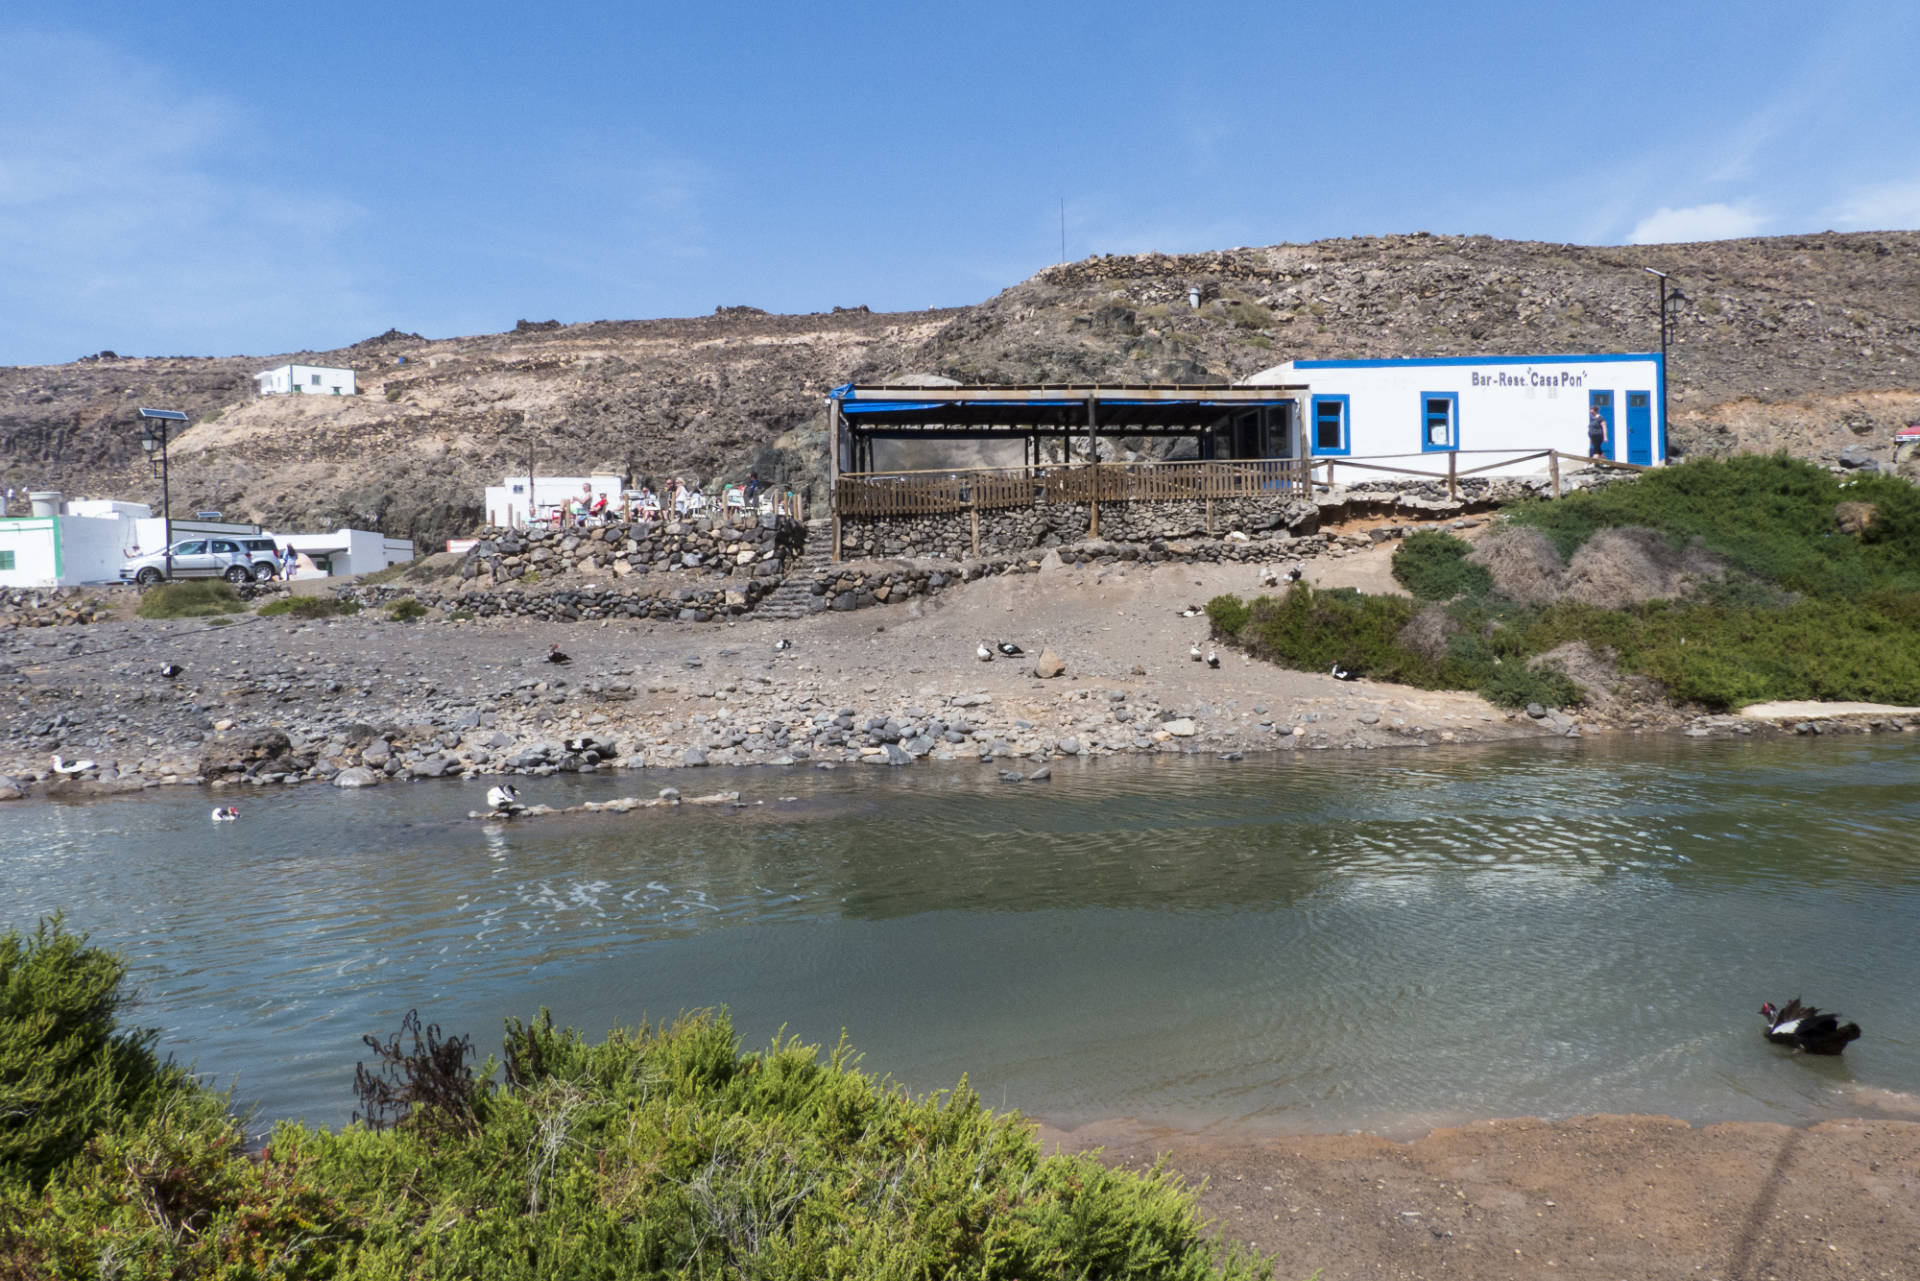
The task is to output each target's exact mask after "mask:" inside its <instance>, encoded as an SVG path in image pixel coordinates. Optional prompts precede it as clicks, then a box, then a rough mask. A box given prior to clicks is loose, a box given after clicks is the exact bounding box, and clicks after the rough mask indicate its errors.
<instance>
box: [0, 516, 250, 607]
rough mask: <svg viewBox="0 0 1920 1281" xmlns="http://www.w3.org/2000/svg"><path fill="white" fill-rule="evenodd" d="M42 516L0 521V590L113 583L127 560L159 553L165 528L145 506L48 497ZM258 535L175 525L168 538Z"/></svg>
mask: <svg viewBox="0 0 1920 1281" xmlns="http://www.w3.org/2000/svg"><path fill="white" fill-rule="evenodd" d="M48 498H49V499H50V501H49V502H48V503H47V504H46V505H47V506H49V507H50V508H52V511H51V512H50V513H49V514H47V515H44V516H22V517H16V518H11V519H6V520H0V587H78V586H81V585H82V584H86V583H113V582H118V581H119V579H120V566H121V565H122V564H124V563H125V562H126V560H127V559H128V558H129V557H130V556H136V555H140V554H142V553H145V552H156V551H159V550H160V548H161V546H162V544H163V543H164V542H165V539H166V533H165V529H166V522H165V521H164V520H162V519H161V518H160V517H158V516H155V515H153V514H152V509H151V508H149V507H148V506H147V505H146V504H145V503H128V502H119V501H116V500H114V499H107V498H97V499H96V498H76V499H72V500H69V501H62V500H61V499H60V497H59V496H58V495H48ZM259 533H260V527H259V526H258V525H239V524H233V523H231V522H225V521H205V520H175V521H174V522H173V538H174V541H175V542H179V541H180V540H181V539H183V538H192V537H194V536H196V535H198V536H201V537H204V536H206V535H209V534H230V535H234V536H236V537H245V536H247V535H249V534H252V535H257V534H259Z"/></svg>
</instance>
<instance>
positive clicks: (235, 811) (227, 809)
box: [213, 805, 240, 823]
mask: <svg viewBox="0 0 1920 1281" xmlns="http://www.w3.org/2000/svg"><path fill="white" fill-rule="evenodd" d="M239 817H240V807H239V806H237V805H226V806H217V807H215V809H214V811H213V821H214V822H216V823H231V822H234V821H235V820H236V819H238V818H239Z"/></svg>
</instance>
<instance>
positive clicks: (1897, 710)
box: [1740, 702, 1920, 721]
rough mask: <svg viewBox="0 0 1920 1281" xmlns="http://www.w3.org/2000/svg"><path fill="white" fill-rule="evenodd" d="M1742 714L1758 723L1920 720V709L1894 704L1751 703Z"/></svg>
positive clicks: (1744, 708) (1742, 710) (1741, 710)
mask: <svg viewBox="0 0 1920 1281" xmlns="http://www.w3.org/2000/svg"><path fill="white" fill-rule="evenodd" d="M1740 714H1741V715H1742V716H1745V717H1746V718H1748V719H1749V720H1756V721H1817V720H1827V719H1829V718H1831V717H1835V716H1920V707H1898V706H1895V705H1894V704H1891V703H1808V702H1797V703H1796V702H1783V703H1749V704H1748V705H1747V706H1745V707H1743V708H1741V709H1740Z"/></svg>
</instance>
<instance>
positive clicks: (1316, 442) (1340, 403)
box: [1312, 396, 1352, 454]
mask: <svg viewBox="0 0 1920 1281" xmlns="http://www.w3.org/2000/svg"><path fill="white" fill-rule="evenodd" d="M1350 426H1351V424H1350V422H1349V421H1348V398H1347V397H1346V396H1315V397H1314V398H1313V451H1312V452H1314V453H1316V454H1344V453H1347V452H1348V451H1349V450H1350V449H1351V448H1352V441H1351V439H1350V438H1349V436H1348V428H1349V427H1350Z"/></svg>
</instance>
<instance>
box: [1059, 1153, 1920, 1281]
mask: <svg viewBox="0 0 1920 1281" xmlns="http://www.w3.org/2000/svg"><path fill="white" fill-rule="evenodd" d="M1042 1139H1043V1141H1045V1142H1047V1143H1048V1144H1050V1145H1056V1146H1058V1147H1059V1148H1061V1149H1063V1150H1067V1151H1081V1150H1086V1149H1088V1148H1093V1147H1104V1149H1105V1159H1107V1160H1109V1161H1111V1162H1113V1163H1114V1164H1117V1165H1121V1166H1124V1167H1127V1168H1132V1169H1139V1168H1143V1167H1145V1166H1148V1165H1151V1164H1152V1163H1153V1160H1154V1158H1155V1157H1156V1155H1159V1154H1163V1153H1164V1154H1166V1155H1167V1156H1168V1158H1169V1160H1170V1164H1171V1165H1172V1167H1173V1168H1174V1169H1175V1170H1177V1171H1179V1172H1180V1173H1181V1174H1182V1175H1184V1176H1185V1177H1187V1178H1188V1179H1190V1180H1199V1179H1206V1180H1207V1181H1208V1182H1207V1187H1206V1189H1205V1191H1204V1192H1203V1193H1202V1195H1201V1206H1202V1209H1203V1211H1204V1213H1205V1214H1206V1215H1207V1216H1208V1217H1210V1218H1212V1219H1213V1220H1214V1221H1215V1227H1216V1230H1217V1231H1218V1232H1219V1233H1220V1234H1221V1235H1222V1236H1223V1237H1224V1238H1226V1239H1228V1240H1234V1241H1245V1242H1248V1243H1250V1244H1252V1245H1253V1246H1255V1247H1256V1248H1258V1249H1259V1250H1260V1251H1261V1252H1262V1253H1265V1254H1271V1255H1274V1256H1275V1257H1276V1267H1275V1269H1274V1276H1275V1277H1279V1278H1299V1277H1308V1276H1319V1277H1321V1278H1323V1281H1358V1279H1360V1278H1419V1279H1422V1281H1424V1279H1426V1278H1465V1279H1470V1281H1538V1279H1539V1278H1544V1277H1567V1278H1580V1279H1582V1281H1588V1279H1591V1281H1669V1279H1670V1281H1680V1278H1688V1279H1690V1281H1701V1279H1703V1278H1715V1279H1718V1281H1760V1279H1761V1278H1778V1279H1779V1281H1816V1279H1818V1281H1825V1279H1827V1278H1832V1279H1833V1281H1840V1279H1841V1278H1848V1279H1853V1278H1901V1279H1906V1281H1911V1279H1912V1278H1915V1277H1920V1123H1916V1122H1911V1121H1896V1120H1848V1121H1829V1122H1825V1123H1823V1124H1820V1125H1815V1126H1811V1127H1807V1128H1790V1127H1787V1126H1780V1125H1765V1124H1732V1125H1714V1126H1706V1127H1703V1128H1699V1129H1694V1128H1691V1127H1689V1126H1687V1125H1686V1124H1685V1123H1683V1122H1680V1121H1675V1120H1672V1119H1671V1118H1667V1117H1645V1116H1592V1117H1578V1118H1574V1119H1570V1120H1565V1121H1559V1122H1553V1123H1549V1122H1545V1121H1537V1120H1507V1121H1489V1122H1482V1123H1478V1124H1474V1125H1467V1126H1462V1127H1459V1128H1456V1129H1441V1130H1435V1131H1433V1132H1432V1133H1431V1134H1429V1135H1427V1136H1426V1137H1424V1138H1421V1139H1418V1140H1415V1141H1413V1142H1410V1143H1394V1142H1389V1141H1388V1140H1386V1139H1381V1138H1376V1137H1373V1136H1370V1135H1299V1136H1293V1137H1287V1138H1277V1139H1270V1140H1266V1141H1262V1142H1244V1143H1236V1142H1231V1141H1228V1142H1218V1141H1209V1140H1206V1139H1202V1138H1197V1137H1193V1136H1183V1135H1174V1134H1158V1133H1150V1132H1143V1131H1141V1130H1139V1129H1138V1127H1129V1126H1126V1125H1111V1126H1094V1127H1086V1128H1083V1129H1081V1130H1079V1131H1076V1132H1074V1133H1072V1134H1062V1133H1060V1132H1057V1131H1048V1130H1044V1129H1043V1130H1042Z"/></svg>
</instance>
